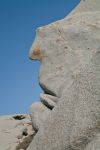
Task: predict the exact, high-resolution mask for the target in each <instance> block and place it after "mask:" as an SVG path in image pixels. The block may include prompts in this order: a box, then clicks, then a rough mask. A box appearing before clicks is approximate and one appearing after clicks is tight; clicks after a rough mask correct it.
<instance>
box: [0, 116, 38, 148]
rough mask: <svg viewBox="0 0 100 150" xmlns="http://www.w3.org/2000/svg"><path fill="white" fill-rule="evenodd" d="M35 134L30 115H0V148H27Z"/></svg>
mask: <svg viewBox="0 0 100 150" xmlns="http://www.w3.org/2000/svg"><path fill="white" fill-rule="evenodd" d="M34 134H35V131H34V130H33V129H32V123H31V118H30V116H29V115H25V114H17V115H7V116H0V150H26V149H27V147H28V146H29V144H30V142H31V141H32V139H33V136H34Z"/></svg>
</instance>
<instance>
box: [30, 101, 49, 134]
mask: <svg viewBox="0 0 100 150" xmlns="http://www.w3.org/2000/svg"><path fill="white" fill-rule="evenodd" d="M30 112H31V114H30V115H31V118H32V125H33V129H34V130H35V131H36V132H37V131H38V130H39V128H40V127H42V126H43V124H44V122H45V120H46V118H47V117H48V115H49V113H50V109H48V108H47V107H46V106H45V105H43V104H42V103H41V102H36V103H33V104H32V105H31V107H30Z"/></svg>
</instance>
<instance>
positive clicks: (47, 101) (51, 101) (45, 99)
mask: <svg viewBox="0 0 100 150" xmlns="http://www.w3.org/2000/svg"><path fill="white" fill-rule="evenodd" d="M40 100H41V102H42V103H43V104H44V105H46V106H47V107H48V108H50V109H53V108H54V107H55V105H56V103H57V101H58V98H57V97H55V96H52V95H49V94H43V93H41V94H40Z"/></svg>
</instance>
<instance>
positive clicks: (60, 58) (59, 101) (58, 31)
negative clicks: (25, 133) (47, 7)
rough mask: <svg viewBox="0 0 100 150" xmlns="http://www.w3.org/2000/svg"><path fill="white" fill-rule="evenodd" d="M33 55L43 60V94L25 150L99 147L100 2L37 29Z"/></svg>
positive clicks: (91, 2) (84, 3) (99, 149)
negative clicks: (30, 138)
mask: <svg viewBox="0 0 100 150" xmlns="http://www.w3.org/2000/svg"><path fill="white" fill-rule="evenodd" d="M29 56H30V58H31V59H38V60H40V61H41V67H40V74H39V79H40V81H39V82H40V86H41V87H42V89H43V91H44V93H43V94H42V95H41V96H40V100H41V102H39V104H32V107H31V116H32V120H33V127H35V128H36V130H37V134H36V135H35V137H34V139H33V141H32V143H31V144H30V146H29V147H28V149H27V150H100V0H85V1H81V3H80V4H79V6H78V7H77V8H76V9H75V10H74V11H73V12H72V13H71V14H70V15H69V16H67V17H65V18H64V19H62V20H59V21H57V22H54V23H52V24H49V25H47V26H44V27H40V28H38V29H37V31H36V38H35V41H34V43H33V45H32V47H31V50H30V53H29ZM43 105H44V106H43ZM36 109H37V110H39V113H38V112H36Z"/></svg>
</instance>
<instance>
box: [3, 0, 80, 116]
mask: <svg viewBox="0 0 100 150" xmlns="http://www.w3.org/2000/svg"><path fill="white" fill-rule="evenodd" d="M79 1H80V0H0V114H1V115H2V114H3V115H4V114H16V113H27V112H28V110H29V106H30V105H31V104H32V102H34V101H37V100H39V93H40V92H41V91H42V90H41V88H40V87H39V85H38V72H39V66H40V63H39V62H38V61H35V62H33V61H31V60H29V58H28V52H29V48H30V46H31V44H32V41H33V40H34V37H35V29H36V28H37V27H39V26H43V25H46V24H48V23H51V22H53V21H56V20H58V19H62V18H63V17H65V16H66V15H67V14H68V13H69V12H70V11H71V10H72V9H73V8H74V7H75V6H76V5H77V4H78V3H79Z"/></svg>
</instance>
